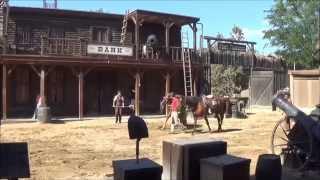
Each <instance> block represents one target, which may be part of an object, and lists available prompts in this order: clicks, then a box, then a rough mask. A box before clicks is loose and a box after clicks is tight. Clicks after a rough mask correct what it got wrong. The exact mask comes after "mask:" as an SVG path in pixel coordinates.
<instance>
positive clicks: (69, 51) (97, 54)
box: [11, 37, 200, 64]
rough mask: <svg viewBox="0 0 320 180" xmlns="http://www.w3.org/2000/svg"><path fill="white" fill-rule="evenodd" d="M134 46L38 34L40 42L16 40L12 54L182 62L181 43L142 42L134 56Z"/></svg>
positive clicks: (192, 53)
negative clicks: (173, 44) (166, 45)
mask: <svg viewBox="0 0 320 180" xmlns="http://www.w3.org/2000/svg"><path fill="white" fill-rule="evenodd" d="M135 48H136V46H135V45H126V46H122V45H120V44H110V43H93V42H89V41H88V40H85V39H67V38H45V37H43V38H41V41H40V43H23V44H22V43H20V44H19V43H17V44H16V45H15V48H14V49H15V51H13V52H12V53H11V54H17V55H39V56H52V57H79V58H81V59H83V60H85V59H86V57H88V58H90V59H92V58H94V59H96V60H102V61H103V60H106V59H108V60H109V61H119V60H122V61H130V62H132V63H134V62H137V63H138V62H139V63H143V62H147V63H150V62H152V63H154V64H172V63H177V64H179V63H182V48H181V47H169V49H166V48H165V47H157V48H151V47H146V46H145V45H143V44H141V45H140V46H139V51H138V52H139V55H138V56H136V49H135ZM189 50H190V57H191V60H192V62H193V63H200V61H199V59H200V58H198V56H197V54H196V53H195V51H194V50H193V49H189Z"/></svg>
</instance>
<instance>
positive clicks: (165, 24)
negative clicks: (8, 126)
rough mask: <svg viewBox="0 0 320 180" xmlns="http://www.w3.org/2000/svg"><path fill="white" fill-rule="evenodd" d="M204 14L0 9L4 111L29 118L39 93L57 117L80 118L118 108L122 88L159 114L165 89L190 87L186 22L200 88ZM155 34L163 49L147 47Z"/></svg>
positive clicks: (6, 115) (148, 110)
mask: <svg viewBox="0 0 320 180" xmlns="http://www.w3.org/2000/svg"><path fill="white" fill-rule="evenodd" d="M198 21H199V18H196V17H189V16H182V15H175V14H167V13H160V12H152V11H145V10H135V11H132V12H129V13H128V14H125V15H119V14H109V13H98V12H84V11H73V10H61V9H45V8H29V7H4V8H2V9H1V10H0V23H1V24H0V29H1V31H0V37H1V48H2V51H3V53H2V55H1V57H0V62H1V64H2V68H1V71H2V73H1V80H2V83H1V89H2V96H1V102H2V103H1V106H2V108H1V111H2V118H3V119H6V118H15V117H18V116H21V117H31V116H32V114H33V111H34V108H35V105H36V102H35V101H36V97H37V95H41V96H43V97H45V99H46V104H47V105H48V106H49V107H50V108H51V111H52V114H53V115H54V116H78V117H79V118H80V119H81V118H82V117H83V116H86V115H88V116H91V115H106V114H112V113H113V109H112V98H113V96H114V95H115V93H116V91H117V90H121V91H122V94H123V95H124V97H125V98H126V104H128V103H129V100H130V99H136V101H135V105H136V112H137V113H141V112H143V113H155V112H157V111H158V109H159V102H160V99H161V98H162V96H164V95H165V94H166V93H168V92H169V91H175V92H179V93H184V79H183V73H182V62H181V53H182V52H181V51H182V50H181V49H182V47H181V44H182V43H181V27H182V26H185V25H187V26H190V28H191V29H192V30H193V47H192V48H190V51H191V52H192V53H191V54H192V56H191V60H192V72H193V79H194V82H193V83H194V84H195V86H194V87H196V88H195V90H196V89H197V85H196V84H197V81H198V80H199V78H200V75H199V74H200V73H201V67H202V65H201V62H200V58H198V56H197V55H196V53H195V52H196V51H195V49H196V42H197V40H196V37H197V36H196V31H197V28H196V24H197V22H198ZM124 28H125V29H124ZM123 29H124V30H123ZM122 33H124V36H125V37H121V34H122ZM151 34H153V35H155V36H156V37H157V40H158V44H159V45H158V48H156V49H152V48H151V49H148V51H147V53H145V52H144V53H143V49H144V45H145V43H146V41H147V38H148V37H149V35H151ZM121 38H122V40H124V41H123V42H122V43H120V40H121ZM132 90H134V92H135V93H132Z"/></svg>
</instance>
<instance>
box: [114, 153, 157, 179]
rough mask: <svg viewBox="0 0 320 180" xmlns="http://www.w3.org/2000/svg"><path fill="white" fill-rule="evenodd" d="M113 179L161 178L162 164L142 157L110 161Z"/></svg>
mask: <svg viewBox="0 0 320 180" xmlns="http://www.w3.org/2000/svg"><path fill="white" fill-rule="evenodd" d="M112 165H113V174H114V180H161V175H162V166H161V165H159V164H157V163H155V162H154V161H152V160H150V159H147V158H143V159H140V161H139V163H138V164H137V163H136V159H127V160H117V161H113V162H112Z"/></svg>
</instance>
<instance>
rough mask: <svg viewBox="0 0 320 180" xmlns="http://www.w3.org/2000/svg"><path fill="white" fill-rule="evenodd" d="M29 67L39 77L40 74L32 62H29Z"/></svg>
mask: <svg viewBox="0 0 320 180" xmlns="http://www.w3.org/2000/svg"><path fill="white" fill-rule="evenodd" d="M30 67H31V69H32V70H33V71H34V72H35V73H36V74H37V75H38V76H39V77H40V76H41V75H40V72H39V71H38V70H37V68H36V67H35V66H34V65H33V64H30Z"/></svg>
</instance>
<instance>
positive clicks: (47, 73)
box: [45, 66, 56, 76]
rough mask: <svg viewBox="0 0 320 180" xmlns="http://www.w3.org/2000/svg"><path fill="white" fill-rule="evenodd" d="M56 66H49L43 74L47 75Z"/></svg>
mask: <svg viewBox="0 0 320 180" xmlns="http://www.w3.org/2000/svg"><path fill="white" fill-rule="evenodd" d="M55 67H56V66H51V67H50V68H49V69H48V70H47V72H46V73H45V76H47V75H48V74H49V73H50V72H51V71H52V70H53V69H54V68H55Z"/></svg>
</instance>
